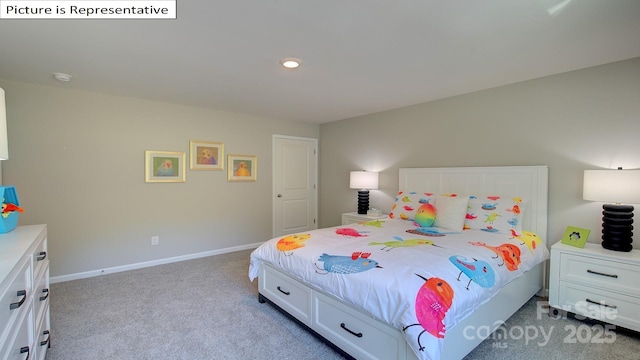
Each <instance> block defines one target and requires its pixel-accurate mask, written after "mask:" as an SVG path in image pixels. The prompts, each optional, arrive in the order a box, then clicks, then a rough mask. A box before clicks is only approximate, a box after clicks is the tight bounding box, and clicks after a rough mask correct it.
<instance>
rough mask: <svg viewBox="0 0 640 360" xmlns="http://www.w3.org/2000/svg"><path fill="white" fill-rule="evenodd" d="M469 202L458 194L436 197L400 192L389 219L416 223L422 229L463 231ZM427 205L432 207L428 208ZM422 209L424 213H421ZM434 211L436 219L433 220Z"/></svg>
mask: <svg viewBox="0 0 640 360" xmlns="http://www.w3.org/2000/svg"><path fill="white" fill-rule="evenodd" d="M468 202H469V197H468V196H459V195H456V194H442V195H435V194H434V193H431V192H416V191H404V192H403V191H400V192H398V195H397V196H396V200H395V202H394V204H393V207H392V208H391V211H389V217H390V218H392V219H402V220H408V221H415V222H416V223H418V225H420V226H421V227H431V226H435V227H439V228H443V229H448V230H455V231H461V230H462V229H463V225H464V220H465V215H466V213H467V204H468ZM426 204H430V205H429V206H426ZM421 207H422V211H420V208H421ZM434 211H435V219H433V212H434ZM418 214H420V215H418Z"/></svg>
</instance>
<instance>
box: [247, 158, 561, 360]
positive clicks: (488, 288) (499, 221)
mask: <svg viewBox="0 0 640 360" xmlns="http://www.w3.org/2000/svg"><path fill="white" fill-rule="evenodd" d="M547 177H548V170H547V167H546V166H509V167H462V168H453V167H452V168H401V169H400V170H399V189H398V193H397V196H396V199H395V202H394V207H393V208H392V209H391V211H390V212H389V218H388V219H385V220H381V221H370V222H362V223H354V224H349V225H342V226H336V227H331V228H326V229H317V230H313V231H311V232H308V233H300V234H291V235H289V236H285V237H279V238H274V239H271V240H269V241H267V242H265V243H264V244H262V245H261V246H260V247H258V248H257V249H256V250H254V251H253V252H252V254H251V259H250V267H249V278H250V279H251V280H254V279H255V278H256V277H257V278H258V291H259V299H260V301H261V302H266V301H268V302H269V303H271V304H273V305H276V306H277V307H278V308H280V309H281V310H283V311H285V312H286V313H287V314H289V315H291V316H292V317H293V318H295V319H296V320H297V321H299V322H300V323H302V324H303V325H305V326H306V327H308V328H309V329H310V330H312V331H313V332H315V333H316V334H318V335H320V336H321V337H323V338H324V339H326V340H327V341H328V342H330V343H331V344H333V345H335V346H336V347H338V348H339V349H340V350H342V351H343V352H345V353H347V354H348V355H350V356H352V357H354V358H357V359H385V360H386V359H430V360H437V359H461V358H463V357H464V356H465V355H466V354H468V353H469V352H470V351H471V350H473V348H475V347H476V346H477V345H478V344H479V343H481V342H482V341H483V340H484V339H485V338H487V337H488V336H489V335H490V334H491V332H492V331H494V330H495V329H496V328H498V327H499V326H500V325H502V324H503V322H504V321H505V320H506V319H508V318H509V317H510V316H511V315H512V314H513V313H514V312H515V311H517V310H518V309H519V308H520V307H521V306H522V305H523V304H524V303H526V302H527V301H528V300H529V299H530V298H531V297H532V296H534V295H535V294H536V293H538V292H539V291H540V290H541V289H542V288H543V279H544V277H545V271H544V269H545V268H546V264H545V262H546V260H547V259H548V255H549V253H548V250H547V245H546V243H545V240H546V235H547V234H546V229H547ZM434 213H435V216H434ZM461 217H462V219H461Z"/></svg>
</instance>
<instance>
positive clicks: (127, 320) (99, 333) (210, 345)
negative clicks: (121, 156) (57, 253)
mask: <svg viewBox="0 0 640 360" xmlns="http://www.w3.org/2000/svg"><path fill="white" fill-rule="evenodd" d="M249 254H250V251H248V250H246V251H239V252H234V253H228V254H222V255H216V256H211V257H206V258H201V259H195V260H189V261H183V262H178V263H172V264H166V265H159V266H155V267H150V268H145V269H138V270H132V271H127V272H122V273H116V274H109V275H104V276H99V277H93V278H87V279H81V280H74V281H69V282H64V283H56V284H52V285H51V298H50V299H51V300H50V306H51V307H50V309H51V339H52V345H51V348H50V349H49V351H48V352H47V356H46V360H75V359H78V360H93V359H96V360H98V359H99V360H109V359H118V360H119V359H123V360H124V359H127V360H129V359H133V360H145V359H149V360H151V359H154V360H164V359H167V360H176V359H189V360H194V359H195V360H197V359H202V360H205V359H225V360H227V359H228V360H235V359H238V360H240V359H242V360H247V359H265V360H273V359H283V360H286V359H291V360H298V359H310V360H313V359H322V360H332V359H344V357H343V356H342V355H341V354H340V353H338V352H336V351H334V350H333V349H332V348H331V347H329V346H327V345H325V344H324V343H323V342H322V341H320V340H318V339H317V338H316V337H314V336H313V335H311V334H310V333H309V332H307V331H305V330H304V329H303V328H302V327H301V326H300V325H298V324H297V323H295V322H293V321H291V320H290V319H289V318H288V317H286V316H284V315H283V314H282V313H280V312H279V311H277V310H276V309H275V308H274V307H273V306H270V305H269V304H261V303H259V302H258V299H257V281H255V282H253V283H252V282H249V279H248V276H247V269H248V264H249ZM545 305H546V303H545V302H544V301H541V300H540V299H538V298H534V299H532V300H530V301H529V302H528V303H527V304H526V305H525V306H524V307H523V308H522V309H520V310H519V311H518V312H517V313H516V314H515V315H514V316H513V317H512V318H510V319H509V320H508V321H507V322H506V323H505V325H504V327H503V330H502V331H499V332H498V333H499V334H501V335H500V337H498V335H497V334H498V333H496V335H493V336H492V337H490V338H488V339H487V340H485V341H484V342H483V343H482V344H481V345H480V346H478V347H477V348H476V349H475V350H474V351H473V352H472V353H471V354H469V355H468V356H467V357H466V358H465V360H472V359H523V360H527V359H532V360H533V359H536V360H538V359H563V360H571V359H580V360H590V359H603V358H608V359H610V360H640V338H639V337H638V335H637V334H636V333H627V332H610V331H609V330H606V331H605V329H604V327H603V325H601V324H592V323H585V322H581V321H578V320H575V319H572V318H564V317H563V316H561V315H557V316H552V317H550V316H548V315H547V314H545V313H544V312H546V307H545ZM538 314H539V315H538ZM469 334H470V336H476V334H480V335H481V334H482V329H472V331H470V332H469Z"/></svg>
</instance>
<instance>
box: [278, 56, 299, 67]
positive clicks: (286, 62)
mask: <svg viewBox="0 0 640 360" xmlns="http://www.w3.org/2000/svg"><path fill="white" fill-rule="evenodd" d="M280 64H282V66H284V67H286V68H287V69H295V68H297V67H299V66H300V64H302V61H301V60H300V59H296V58H284V59H282V60H280Z"/></svg>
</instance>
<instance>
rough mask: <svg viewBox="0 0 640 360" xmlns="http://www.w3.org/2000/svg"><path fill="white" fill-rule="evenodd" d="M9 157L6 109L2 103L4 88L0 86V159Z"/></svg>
mask: <svg viewBox="0 0 640 360" xmlns="http://www.w3.org/2000/svg"><path fill="white" fill-rule="evenodd" d="M8 158H9V143H8V142H7V109H6V107H5V105H4V90H3V89H2V88H0V160H7V159H8Z"/></svg>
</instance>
